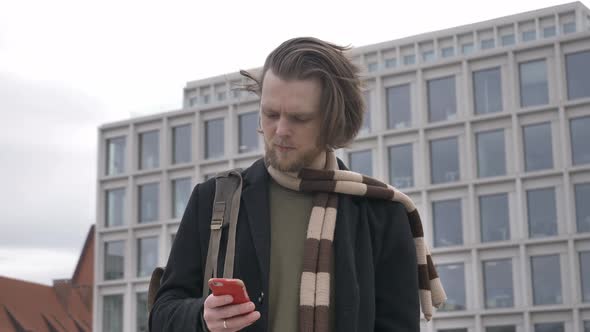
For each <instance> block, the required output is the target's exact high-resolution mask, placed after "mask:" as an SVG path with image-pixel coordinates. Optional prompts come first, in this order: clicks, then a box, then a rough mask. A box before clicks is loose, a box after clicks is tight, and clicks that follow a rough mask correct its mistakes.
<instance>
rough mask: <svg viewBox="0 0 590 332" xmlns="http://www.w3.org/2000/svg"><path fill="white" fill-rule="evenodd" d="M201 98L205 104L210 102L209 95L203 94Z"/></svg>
mask: <svg viewBox="0 0 590 332" xmlns="http://www.w3.org/2000/svg"><path fill="white" fill-rule="evenodd" d="M201 100H202V101H203V104H209V95H203V96H201Z"/></svg>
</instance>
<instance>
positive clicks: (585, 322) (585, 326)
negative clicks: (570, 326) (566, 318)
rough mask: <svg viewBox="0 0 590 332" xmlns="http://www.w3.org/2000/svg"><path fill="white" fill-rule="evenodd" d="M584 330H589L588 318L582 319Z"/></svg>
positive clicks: (585, 331) (587, 331)
mask: <svg viewBox="0 0 590 332" xmlns="http://www.w3.org/2000/svg"><path fill="white" fill-rule="evenodd" d="M584 332H590V320H585V321H584Z"/></svg>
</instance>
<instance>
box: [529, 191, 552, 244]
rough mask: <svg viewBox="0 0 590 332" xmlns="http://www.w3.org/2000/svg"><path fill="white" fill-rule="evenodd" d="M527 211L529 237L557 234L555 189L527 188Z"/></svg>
mask: <svg viewBox="0 0 590 332" xmlns="http://www.w3.org/2000/svg"><path fill="white" fill-rule="evenodd" d="M526 197H527V213H528V223H529V237H530V238H537V237H546V236H553V235H557V210H556V207H555V189H554V188H541V189H532V190H527V192H526Z"/></svg>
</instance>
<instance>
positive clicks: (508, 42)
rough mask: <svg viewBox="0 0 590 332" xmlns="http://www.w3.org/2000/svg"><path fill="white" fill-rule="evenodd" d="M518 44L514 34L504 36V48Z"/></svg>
mask: <svg viewBox="0 0 590 332" xmlns="http://www.w3.org/2000/svg"><path fill="white" fill-rule="evenodd" d="M515 43H516V39H515V38H514V35H513V34H509V35H504V36H502V46H510V45H514V44H515Z"/></svg>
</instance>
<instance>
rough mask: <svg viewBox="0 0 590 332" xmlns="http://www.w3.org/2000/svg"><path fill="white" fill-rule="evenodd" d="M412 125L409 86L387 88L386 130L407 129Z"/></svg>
mask: <svg viewBox="0 0 590 332" xmlns="http://www.w3.org/2000/svg"><path fill="white" fill-rule="evenodd" d="M411 124H412V102H411V97H410V85H409V84H404V85H399V86H393V87H390V88H387V128H389V129H391V128H407V127H409V126H411Z"/></svg>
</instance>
